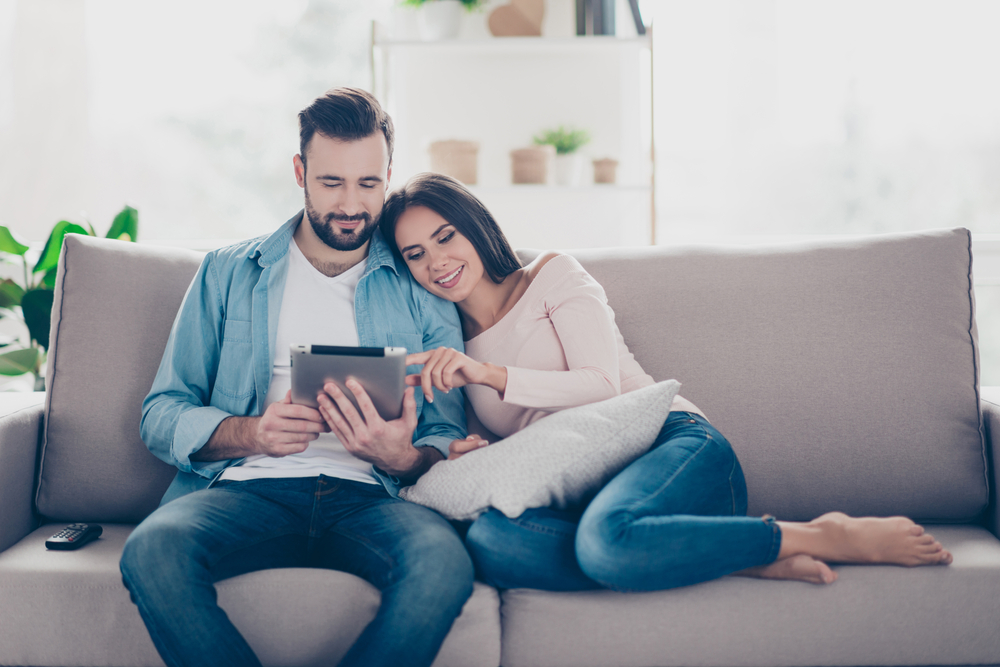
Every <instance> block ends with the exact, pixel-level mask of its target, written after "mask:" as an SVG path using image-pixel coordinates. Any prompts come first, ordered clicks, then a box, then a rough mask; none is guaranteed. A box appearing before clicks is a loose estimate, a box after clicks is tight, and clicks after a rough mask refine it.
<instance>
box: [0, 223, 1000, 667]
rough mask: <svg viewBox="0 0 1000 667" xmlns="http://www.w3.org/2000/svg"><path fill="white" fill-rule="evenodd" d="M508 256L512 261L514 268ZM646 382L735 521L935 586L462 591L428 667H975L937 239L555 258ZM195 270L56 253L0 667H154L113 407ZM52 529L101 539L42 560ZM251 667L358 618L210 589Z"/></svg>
mask: <svg viewBox="0 0 1000 667" xmlns="http://www.w3.org/2000/svg"><path fill="white" fill-rule="evenodd" d="M524 254H525V256H530V255H531V253H530V252H529V253H524ZM573 254H574V255H576V256H577V257H578V258H579V259H580V261H581V262H582V263H583V265H584V266H585V267H587V269H588V270H589V271H591V272H592V273H593V275H594V276H595V277H596V278H597V279H598V280H599V281H600V282H601V283H603V284H604V286H605V288H606V289H607V292H608V297H609V299H610V302H611V304H612V306H613V307H614V309H615V310H616V312H617V316H618V322H619V325H620V327H621V330H622V333H623V334H624V336H625V339H626V341H627V342H628V344H629V345H630V346H631V348H632V350H633V352H634V353H635V356H636V357H637V359H638V360H639V362H640V363H641V364H642V365H643V366H644V367H645V368H646V369H647V370H648V371H649V372H650V373H651V374H652V375H653V376H654V377H655V378H657V379H667V378H677V379H679V380H680V381H681V382H683V383H684V388H683V390H682V393H683V394H684V395H685V396H687V397H688V398H690V399H692V400H693V401H694V402H695V403H696V404H698V405H699V406H700V407H701V408H702V409H703V410H704V411H705V412H706V413H707V414H708V416H709V418H710V419H711V420H712V421H713V422H714V423H715V424H716V426H717V427H718V428H719V429H720V430H721V431H722V432H723V433H725V434H727V435H728V437H729V439H730V440H731V441H732V443H733V445H734V447H735V449H736V450H737V452H738V454H739V456H740V458H741V459H742V461H743V465H744V469H745V472H746V477H747V483H748V487H749V492H750V512H751V513H752V514H758V515H759V514H764V513H770V514H774V515H776V516H778V517H779V518H782V519H810V518H812V517H815V516H817V515H818V514H820V513H822V512H825V511H828V510H834V509H837V510H843V511H845V512H848V513H852V514H874V515H892V514H904V515H908V516H911V517H914V518H916V519H919V520H921V521H924V522H927V523H931V524H935V525H932V526H931V527H930V529H931V530H932V531H933V533H934V534H935V535H936V536H937V537H938V538H939V539H940V541H941V542H942V543H943V544H944V545H945V546H946V547H947V548H948V549H950V550H951V551H952V553H953V554H954V563H953V564H952V565H951V566H949V567H924V568H918V569H905V568H899V567H892V566H882V567H877V566H876V567H872V566H846V565H844V566H837V568H836V569H837V571H838V572H839V575H840V577H839V580H838V581H837V582H836V583H834V584H832V585H830V586H825V587H823V586H815V585H810V584H804V583H797V582H776V581H762V580H756V579H746V578H739V577H726V578H724V579H721V580H718V581H713V582H709V583H705V584H701V585H697V586H692V587H689V588H684V589H679V590H672V591H664V592H657V593H641V594H621V593H614V592H610V591H600V592H587V593H558V594H557V593H546V592H541V591H535V590H509V591H497V590H494V589H493V588H490V587H488V586H485V585H482V584H477V585H476V589H475V593H474V595H473V597H472V598H471V599H470V601H469V602H468V604H467V605H466V607H465V609H464V611H463V613H462V615H461V617H460V618H459V619H458V621H457V622H456V624H455V626H454V628H453V630H452V632H451V634H450V635H449V637H448V639H447V641H446V642H445V644H444V646H443V647H442V650H441V653H440V655H439V658H438V661H437V663H436V664H437V665H441V666H444V665H452V666H456V667H459V666H461V667H476V666H480V665H481V666H482V667H496V666H497V665H500V664H502V665H504V667H528V666H557V665H566V666H570V665H572V666H573V667H580V666H586V665H635V666H640V665H642V666H668V665H669V666H674V665H677V666H682V665H683V666H689V667H691V666H698V665H705V666H708V665H716V666H719V665H734V666H735V665H746V666H769V667H779V666H793V665H796V666H803V665H815V666H831V665H946V664H947V665H973V664H1000V541H998V539H997V534H998V532H997V531H998V521H997V516H996V512H995V503H994V500H993V491H992V489H994V488H996V487H995V483H996V470H995V469H994V468H993V466H992V461H991V456H992V451H993V445H992V443H993V441H992V440H991V433H992V434H996V437H997V438H1000V393H998V391H997V390H989V389H984V390H981V389H980V387H979V374H978V367H979V360H978V353H977V343H976V336H977V334H976V326H975V306H974V299H973V292H972V282H971V262H972V257H971V251H970V237H969V233H968V232H967V231H966V230H963V229H955V230H940V231H929V232H925V233H913V234H904V235H887V236H876V237H867V238H860V239H850V240H843V241H835V242H817V243H806V244H798V245H786V246H776V247H753V248H727V247H707V246H706V247H685V248H674V247H657V248H636V249H607V250H597V249H595V250H588V251H578V252H574V253H573ZM199 261H200V256H199V255H198V254H197V253H193V252H187V251H181V250H173V249H163V248H154V247H149V246H143V245H135V244H125V243H118V242H112V241H106V240H102V239H94V238H88V237H81V236H70V237H67V239H66V245H65V249H64V252H63V258H62V263H61V265H60V269H59V276H58V286H57V292H56V302H55V307H54V309H53V321H52V349H51V352H50V355H49V360H48V387H49V389H48V392H47V393H46V394H45V395H44V398H43V397H42V396H40V395H24V394H9V395H3V396H0V406H2V407H0V415H2V416H0V664H2V665H130V666H133V667H134V666H138V665H160V664H162V663H161V662H160V660H159V657H158V656H157V654H156V652H155V650H154V648H153V645H152V643H151V642H150V640H149V638H148V636H147V634H146V631H145V628H144V627H143V624H142V622H141V620H140V618H139V615H138V613H137V611H136V609H135V607H134V606H133V605H132V604H131V602H130V601H129V598H128V594H127V592H126V590H125V588H124V587H123V586H122V584H121V580H120V577H119V573H118V558H119V554H120V552H121V549H122V544H123V543H124V541H125V538H126V536H127V535H128V534H129V531H130V530H131V529H132V527H133V525H134V524H135V523H137V522H138V521H140V520H142V518H143V517H144V516H146V515H147V514H148V513H149V512H151V511H152V510H153V509H154V508H155V507H156V506H157V503H158V501H159V499H160V496H161V494H162V493H163V491H164V489H165V488H166V487H167V484H168V483H169V481H170V479H171V478H172V476H173V469H172V468H170V467H168V466H167V465H166V464H164V463H162V462H160V461H159V460H157V459H155V458H154V457H153V456H152V455H151V454H149V452H148V451H147V450H146V449H145V447H144V446H143V444H142V442H141V440H140V438H139V406H140V402H141V401H142V398H143V396H144V395H145V393H146V391H147V389H148V387H149V386H150V383H151V380H152V378H153V375H154V373H155V371H156V368H157V365H158V363H159V359H160V355H161V352H162V349H163V345H164V343H165V341H166V337H167V333H168V330H169V328H170V323H171V321H172V319H173V317H174V313H175V312H176V310H177V307H178V305H179V304H180V301H181V299H182V297H183V295H184V291H185V288H186V286H187V284H188V281H189V280H190V278H191V277H192V275H193V274H194V272H195V269H196V267H197V265H198V263H199ZM72 521H89V522H96V523H100V524H102V525H103V526H104V529H105V532H104V536H103V537H102V538H101V539H100V540H99V541H98V542H96V543H94V544H91V545H88V546H86V547H85V548H83V549H82V550H80V551H77V552H48V551H46V550H45V548H44V546H43V542H44V540H45V538H46V537H48V536H49V535H51V534H53V533H54V532H55V530H56V529H57V528H58V527H61V526H62V525H64V524H66V523H68V522H72ZM218 590H219V599H220V603H221V604H222V606H223V607H224V608H225V609H226V611H227V612H228V613H229V615H230V616H231V618H232V619H233V621H234V622H235V623H236V625H237V626H238V627H240V628H241V629H242V630H243V631H244V634H245V635H246V636H247V637H248V639H249V640H250V643H251V644H252V645H253V646H254V648H255V650H256V651H257V652H258V654H259V655H260V656H261V658H262V660H263V661H264V663H265V664H268V665H331V664H335V663H336V661H337V659H338V658H339V657H340V656H341V655H342V654H343V653H344V652H345V651H346V649H347V647H348V646H350V644H351V643H352V642H353V640H354V638H355V637H356V636H357V635H358V634H359V633H360V632H361V629H362V628H363V626H364V625H365V624H366V623H367V622H368V620H369V619H370V618H371V617H372V615H373V614H374V611H375V609H376V606H377V604H378V593H377V591H375V590H374V589H373V588H372V587H371V586H369V585H368V584H367V583H365V582H364V581H362V580H360V579H357V578H355V577H353V576H351V575H348V574H343V573H340V572H331V571H324V570H311V569H283V570H271V571H264V572H258V573H253V574H248V575H243V576H240V577H236V578H233V579H229V580H226V581H223V582H220V583H219V585H218Z"/></svg>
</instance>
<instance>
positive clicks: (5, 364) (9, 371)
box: [0, 347, 38, 375]
mask: <svg viewBox="0 0 1000 667" xmlns="http://www.w3.org/2000/svg"><path fill="white" fill-rule="evenodd" d="M36 361H38V349H37V348H34V347H29V348H24V349H20V350H11V351H10V352H4V353H2V354H0V375H24V374H25V373H33V372H34V370H35V362H36Z"/></svg>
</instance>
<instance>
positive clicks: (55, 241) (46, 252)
mask: <svg viewBox="0 0 1000 667" xmlns="http://www.w3.org/2000/svg"><path fill="white" fill-rule="evenodd" d="M67 234H83V235H84V236H89V234H87V230H86V229H84V228H83V227H81V226H80V225H78V224H76V223H75V222H69V221H68V220H60V221H59V222H57V223H56V226H55V227H53V228H52V233H51V234H49V239H48V240H47V241H46V242H45V247H44V248H42V255H41V257H39V258H38V263H37V264H35V268H34V269H32V270H31V272H32V273H39V272H42V271H48V270H50V269H54V268H56V267H57V266H58V265H59V253H60V252H62V242H63V237H64V236H66V235H67Z"/></svg>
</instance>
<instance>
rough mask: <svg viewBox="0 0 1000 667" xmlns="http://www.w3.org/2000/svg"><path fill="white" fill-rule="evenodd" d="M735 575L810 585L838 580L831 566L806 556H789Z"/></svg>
mask: <svg viewBox="0 0 1000 667" xmlns="http://www.w3.org/2000/svg"><path fill="white" fill-rule="evenodd" d="M734 574H736V575H737V576H740V577H757V578H758V579H790V580H792V581H806V582H809V583H810V584H832V583H833V582H835V581H836V580H837V573H836V572H834V571H833V570H831V569H830V566H829V565H827V564H826V563H824V562H823V561H821V560H816V559H815V558H813V557H812V556H806V555H805V554H799V555H798V556H789V557H788V558H782V559H781V560H776V561H774V562H773V563H769V564H767V565H761V566H759V567H751V568H749V569H747V570H742V571H741V572H735V573H734Z"/></svg>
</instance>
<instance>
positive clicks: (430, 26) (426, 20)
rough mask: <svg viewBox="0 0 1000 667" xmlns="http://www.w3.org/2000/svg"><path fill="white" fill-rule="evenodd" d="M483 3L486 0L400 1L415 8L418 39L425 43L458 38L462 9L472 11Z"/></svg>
mask: <svg viewBox="0 0 1000 667" xmlns="http://www.w3.org/2000/svg"><path fill="white" fill-rule="evenodd" d="M485 3H486V0H402V4H403V5H404V6H407V7H415V8H417V10H418V12H419V13H418V14H417V25H418V27H419V29H420V38H421V39H423V40H424V41H427V42H432V41H436V40H439V39H455V38H456V37H458V28H459V24H460V23H461V19H462V9H463V8H464V9H465V10H467V11H472V10H473V9H477V8H479V7H481V6H483V5H484V4H485Z"/></svg>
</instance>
